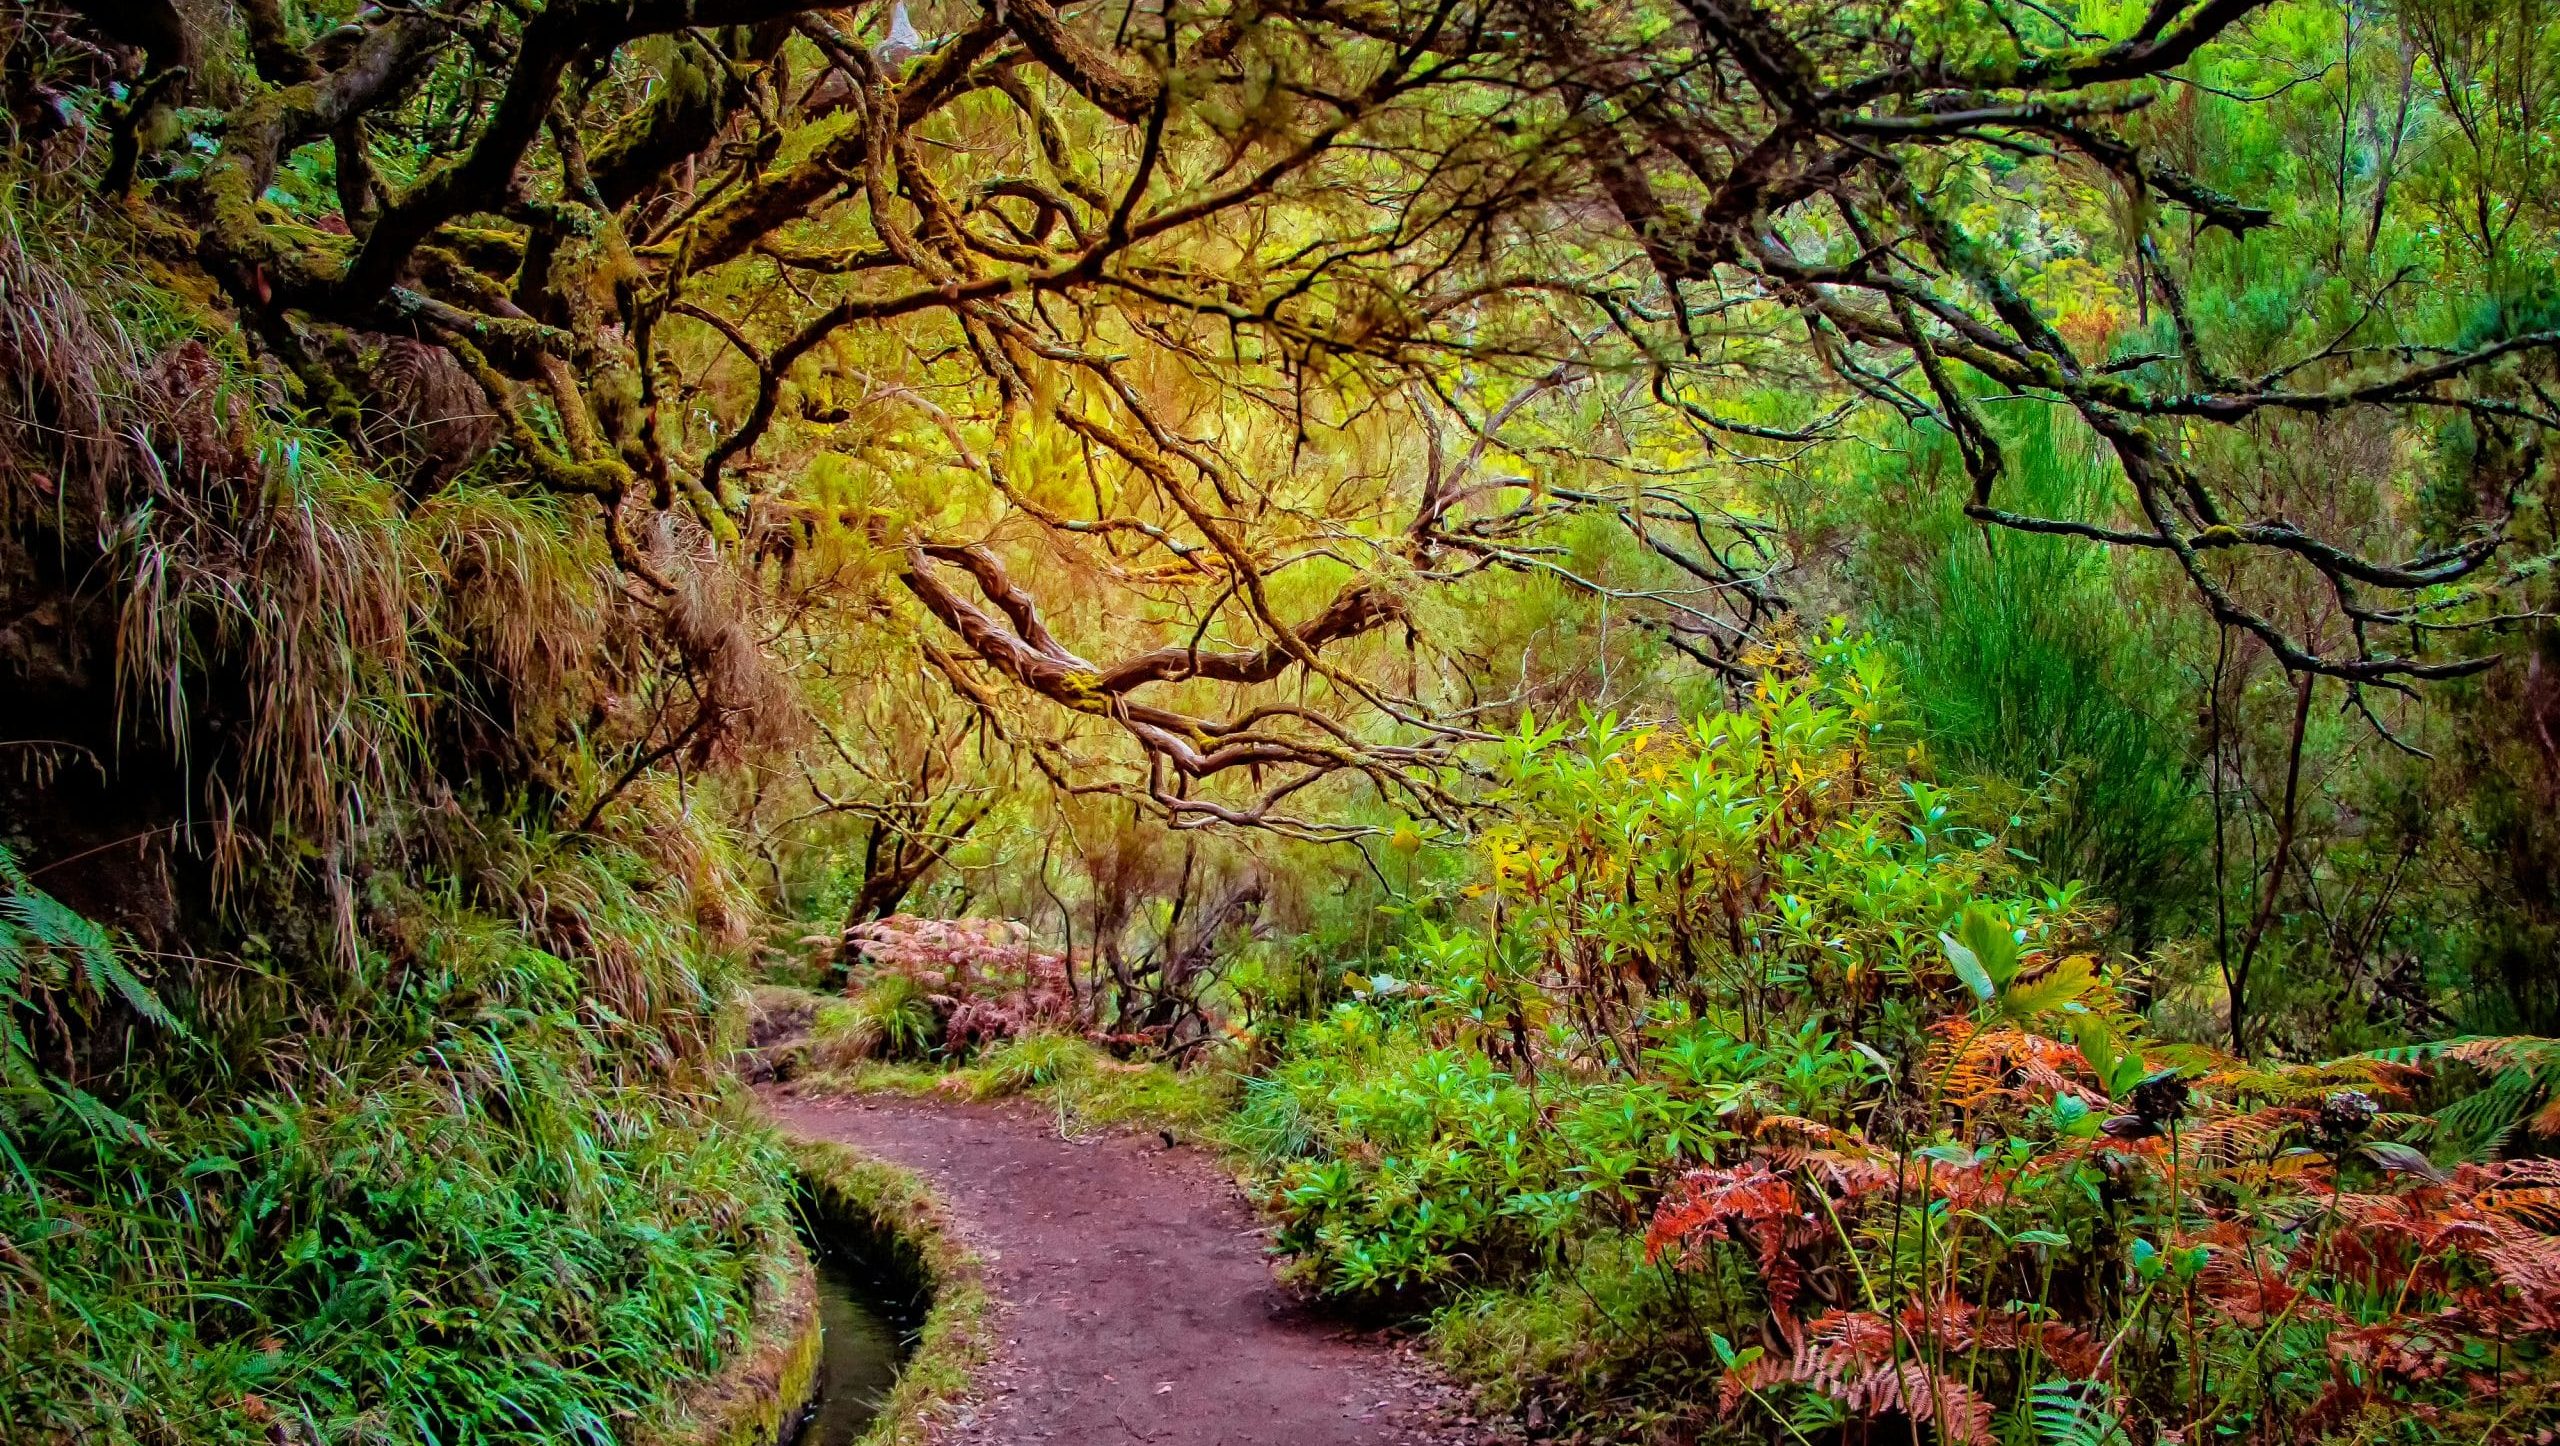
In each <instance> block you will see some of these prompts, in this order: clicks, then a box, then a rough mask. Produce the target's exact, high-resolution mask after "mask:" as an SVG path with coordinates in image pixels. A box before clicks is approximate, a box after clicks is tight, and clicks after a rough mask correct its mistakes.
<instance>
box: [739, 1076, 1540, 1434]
mask: <svg viewBox="0 0 2560 1446" xmlns="http://www.w3.org/2000/svg"><path fill="white" fill-rule="evenodd" d="M767 1103H768V1105H769V1106H770V1108H771V1109H772V1111H773V1114H774V1117H775V1119H776V1121H777V1122H778V1123H779V1124H780V1125H781V1127H782V1128H783V1129H784V1130H785V1131H787V1132H788V1133H791V1134H794V1135H800V1136H805V1137H808V1138H813V1139H823V1140H837V1141H841V1142H843V1143H845V1144H848V1145H852V1146H855V1147H856V1148H859V1149H862V1150H867V1151H869V1152H871V1153H873V1154H875V1155H878V1156H881V1157H882V1158H884V1159H888V1160H893V1161H895V1162H897V1163H898V1164H901V1165H904V1166H906V1167H908V1168H909V1169H912V1170H915V1171H917V1172H919V1173H921V1174H922V1175H924V1176H925V1177H926V1179H928V1180H929V1181H931V1182H932V1185H933V1187H934V1189H935V1191H936V1192H937V1193H939V1194H940V1195H941V1196H942V1198H943V1199H944V1200H945V1201H947V1202H948V1203H949V1204H950V1206H951V1208H952V1211H953V1213H954V1214H956V1215H957V1216H958V1217H959V1221H960V1225H961V1229H962V1231H963V1233H964V1234H965V1235H967V1236H968V1237H969V1240H970V1243H971V1244H972V1245H974V1246H976V1247H977V1248H978V1249H979V1250H980V1251H981V1252H982V1253H983V1254H985V1255H986V1256H987V1257H988V1272H989V1276H990V1283H991V1284H992V1286H993V1287H994V1290H995V1293H996V1295H997V1297H998V1299H999V1301H1000V1305H999V1308H998V1309H999V1314H998V1316H997V1319H996V1322H995V1332H994V1333H995V1338H996V1342H997V1347H996V1358H995V1360H994V1362H993V1363H992V1366H991V1368H990V1370H989V1371H988V1373H987V1376H986V1378H985V1379H984V1380H983V1381H982V1382H981V1383H980V1389H979V1391H978V1392H977V1396H976V1399H975V1402H974V1404H973V1407H972V1409H971V1410H970V1412H969V1413H968V1415H967V1416H966V1417H964V1418H963V1419H962V1420H961V1421H960V1422H959V1423H958V1425H957V1427H956V1429H954V1430H953V1431H951V1432H950V1433H949V1434H948V1435H947V1437H946V1440H948V1441H953V1442H964V1443H998V1442H1033V1441H1040V1442H1055V1443H1059V1446H1111V1443H1130V1442H1143V1443H1147V1446H1355V1443H1356V1446H1382V1443H1393V1446H1472V1443H1477V1442H1483V1441H1490V1440H1492V1439H1494V1437H1493V1435H1492V1433H1490V1432H1480V1431H1478V1430H1477V1429H1475V1427H1474V1426H1473V1423H1472V1422H1471V1421H1469V1419H1468V1418H1467V1417H1466V1416H1465V1415H1464V1414H1463V1412H1464V1406H1465V1401H1464V1397H1463V1395H1462V1394H1461V1393H1460V1392H1458V1391H1457V1390H1456V1389H1455V1388H1454V1387H1452V1386H1449V1385H1448V1384H1446V1383H1444V1382H1441V1381H1438V1380H1436V1379H1433V1378H1432V1377H1431V1376H1430V1375H1429V1374H1428V1373H1427V1372H1425V1371H1423V1370H1421V1369H1418V1368H1417V1367H1416V1366H1415V1365H1414V1364H1412V1363H1411V1362H1409V1361H1407V1360H1405V1359H1404V1358H1402V1357H1401V1356H1399V1355H1398V1353H1397V1352H1396V1351H1395V1350H1394V1349H1393V1348H1392V1347H1390V1346H1388V1345H1386V1344H1383V1343H1380V1342H1378V1341H1376V1340H1374V1339H1371V1338H1369V1337H1366V1336H1363V1335H1361V1334H1359V1333H1357V1332H1354V1331H1350V1330H1348V1329H1346V1328H1344V1327H1342V1326H1341V1325H1339V1324H1336V1323H1332V1322H1328V1321H1326V1320H1324V1319H1322V1318H1321V1317H1319V1316H1317V1315H1315V1314H1313V1313H1312V1312H1309V1311H1307V1310H1305V1309H1304V1308H1303V1307H1301V1306H1300V1305H1299V1304H1298V1303H1297V1302H1296V1301H1295V1300H1294V1299H1293V1298H1292V1297H1291V1295H1290V1294H1289V1293H1288V1292H1287V1291H1285V1290H1283V1289H1281V1288H1280V1286H1279V1285H1278V1284H1277V1283H1276V1282H1275V1281H1274V1280H1273V1279H1272V1277H1271V1270H1270V1266H1269V1263H1268V1260H1267V1258H1266V1255H1265V1253H1264V1237H1263V1233H1262V1231H1261V1230H1260V1229H1259V1228H1258V1227H1257V1225H1256V1223H1255V1221H1254V1217H1253V1213H1252V1211H1251V1209H1250V1208H1248V1207H1247V1205H1246V1203H1245V1201H1244V1200H1243V1199H1242V1198H1241V1197H1240V1196H1239V1195H1238V1194H1237V1192H1236V1188H1235V1185H1234V1183H1233V1182H1232V1181H1231V1180H1229V1179H1228V1178H1227V1177H1226V1176H1225V1175H1224V1174H1223V1173H1222V1172H1221V1171H1220V1170H1219V1168H1218V1166H1217V1164H1216V1162H1215V1161H1214V1160H1212V1159H1211V1158H1210V1157H1208V1156H1207V1155H1204V1154H1202V1153H1200V1152H1199V1151H1196V1150H1191V1149H1186V1148H1179V1147H1176V1148H1167V1147H1166V1146H1165V1144H1164V1143H1163V1142H1162V1141H1161V1140H1160V1139H1159V1138H1158V1137H1157V1136H1156V1135H1154V1134H1152V1133H1149V1134H1143V1135H1133V1134H1129V1133H1126V1132H1121V1131H1109V1132H1105V1133H1102V1134H1098V1135H1094V1136H1091V1137H1085V1138H1079V1139H1075V1140H1063V1139H1060V1138H1059V1135H1058V1128H1057V1120H1056V1117H1055V1115H1054V1114H1051V1113H1049V1112H1047V1111H1044V1110H1040V1109H1037V1108H1033V1107H1031V1106H1028V1105H1024V1104H1019V1103H1016V1104H1003V1105H976V1104H961V1103H956V1102H943V1101H938V1100H915V1099H906V1098H900V1097H894V1096H869V1095H865V1096H852V1097H819V1096H813V1097H808V1098H800V1097H794V1096H791V1095H788V1094H783V1093H775V1094H771V1095H768V1096H767Z"/></svg>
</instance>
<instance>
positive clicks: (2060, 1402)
mask: <svg viewBox="0 0 2560 1446" xmlns="http://www.w3.org/2000/svg"><path fill="white" fill-rule="evenodd" d="M2112 1396H2113V1393H2112V1392H2110V1391H2109V1390H2108V1389H2107V1387H2106V1386H2105V1385H2104V1384H2103V1383H2101V1382H2097V1381H2038V1382H2036V1384H2035V1386H2034V1388H2033V1389H2032V1390H2031V1391H2030V1392H2029V1393H2028V1410H2029V1412H2030V1413H2031V1414H2032V1415H2033V1416H2034V1417H2035V1423H2036V1436H2037V1438H2038V1439H2039V1440H2041V1441H2043V1442H2044V1446H2132V1438H2131V1437H2130V1436H2128V1435H2127V1434H2126V1433H2125V1429H2124V1422H2123V1421H2121V1420H2119V1419H2118V1418H2117V1416H2116V1413H2115V1410H2114V1409H2113V1406H2112V1404H2111V1402H2112Z"/></svg>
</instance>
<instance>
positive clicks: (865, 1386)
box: [799, 1247, 914, 1446]
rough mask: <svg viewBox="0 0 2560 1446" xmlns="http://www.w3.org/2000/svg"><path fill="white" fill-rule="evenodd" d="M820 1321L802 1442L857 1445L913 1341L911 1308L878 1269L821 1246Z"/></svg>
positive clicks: (804, 1445)
mask: <svg viewBox="0 0 2560 1446" xmlns="http://www.w3.org/2000/svg"><path fill="white" fill-rule="evenodd" d="M814 1253H815V1255H816V1257H817V1267H818V1321H819V1323H820V1324H821V1325H822V1326H824V1327H825V1329H826V1345H825V1347H824V1349H823V1351H822V1353H821V1355H820V1357H819V1370H818V1381H819V1385H818V1389H819V1396H818V1402H817V1405H816V1406H815V1407H814V1408H812V1409H811V1411H810V1413H809V1416H808V1419H807V1421H806V1422H805V1423H804V1424H803V1425H802V1427H801V1428H800V1438H799V1446H852V1443H853V1442H854V1441H855V1440H857V1439H859V1438H860V1437H861V1435H862V1433H863V1431H864V1429H865V1428H867V1427H869V1426H870V1424H871V1421H872V1418H873V1417H875V1416H877V1415H879V1414H880V1402H881V1400H882V1399H883V1398H884V1397H886V1396H887V1395H888V1394H889V1386H890V1383H891V1382H892V1381H894V1380H896V1379H897V1375H898V1366H899V1364H900V1363H901V1362H903V1361H904V1360H905V1359H906V1358H907V1352H908V1350H909V1349H910V1348H911V1347H912V1346H913V1344H914V1338H913V1336H912V1335H911V1334H910V1331H911V1329H912V1328H911V1327H909V1326H907V1325H904V1324H902V1318H903V1317H905V1316H907V1315H909V1314H910V1312H909V1311H908V1310H906V1309H904V1308H903V1306H904V1304H905V1303H904V1302H903V1301H901V1300H900V1299H899V1298H898V1296H897V1292H896V1291H895V1290H894V1288H893V1287H891V1286H890V1285H889V1284H888V1283H887V1282H885V1281H883V1280H882V1279H881V1278H880V1276H879V1274H878V1273H877V1272H876V1271H872V1270H869V1269H866V1268H865V1267H864V1264H863V1262H862V1261H860V1260H857V1259H855V1258H854V1257H853V1256H852V1255H850V1254H849V1253H847V1252H845V1251H842V1250H833V1249H827V1248H824V1247H821V1248H820V1249H818V1250H817V1251H816V1252H814Z"/></svg>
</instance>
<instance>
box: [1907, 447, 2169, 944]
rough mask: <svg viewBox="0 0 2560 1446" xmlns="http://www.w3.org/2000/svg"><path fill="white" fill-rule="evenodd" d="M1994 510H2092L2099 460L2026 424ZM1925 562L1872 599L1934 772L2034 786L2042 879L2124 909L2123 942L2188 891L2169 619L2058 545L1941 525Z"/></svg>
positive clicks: (2032, 842) (2095, 556)
mask: <svg viewBox="0 0 2560 1446" xmlns="http://www.w3.org/2000/svg"><path fill="white" fill-rule="evenodd" d="M2005 446H2006V449H2007V452H2008V455H2009V458H2010V470H2009V474H2008V477H2007V478H2006V479H2004V482H2003V486H2004V488H2015V489H2016V491H2015V492H2014V493H2010V492H2004V493H2003V500H2004V505H2009V506H2013V507H2016V508H2019V509H2021V510H2033V511H2036V512H2040V513H2044V514H2047V515H2052V516H2063V517H2091V516H2103V515H2104V511H2105V507H2106V502H2105V499H2106V498H2107V497H2108V496H2109V481H2110V479H2109V476H2108V474H2107V470H2106V464H2104V463H2103V462H2101V461H2100V460H2099V459H2097V458H2096V457H2095V456H2094V454H2092V453H2091V452H2089V451H2087V450H2085V449H2083V448H2080V447H2078V446H2075V445H2073V444H2072V443H2071V441H2070V439H2067V438H2064V437H2061V436H2058V435H2057V434H2056V432H2055V430H2054V427H2053V424H2052V423H2051V422H2050V421H2049V420H2047V419H2045V418H2044V417H2043V414H2041V413H2037V414H2035V416H2033V417H2032V418H2030V419H2029V420H2028V421H2027V422H2026V423H2025V424H2024V425H2023V426H2021V427H2020V428H2018V431H2017V435H2016V436H2014V437H2013V438H2011V439H2009V440H2008V441H2007V442H2006V443H2005ZM1921 540H1922V541H1923V542H1924V543H1925V545H1926V555H1927V561H1926V562H1925V563H1924V565H1923V566H1922V567H1921V568H1920V569H1918V570H1917V571H1916V574H1915V575H1914V576H1912V577H1910V578H1909V579H1907V585H1905V586H1901V587H1897V588H1888V589H1883V590H1882V592H1883V595H1884V596H1885V597H1886V598H1887V599H1888V601H1886V602H1885V603H1884V604H1883V605H1882V608H1881V610H1880V616H1879V618H1878V620H1877V621H1878V628H1879V632H1880V634H1881V635H1882V637H1883V638H1884V640H1885V641H1886V643H1887V644H1888V646H1889V647H1890V648H1891V649H1892V651H1893V653H1894V655H1895V659H1896V662H1897V663H1898V664H1899V666H1900V669H1901V672H1902V675H1903V680H1904V684H1905V687H1906V688H1907V689H1908V691H1909V696H1910V698H1911V700H1912V705H1913V708H1914V710H1915V712H1916V713H1917V714H1918V716H1919V720H1920V723H1921V729H1922V732H1923V734H1924V736H1925V737H1926V738H1927V739H1928V742H1929V746H1930V748H1931V749H1932V751H1933V752H1934V753H1935V754H1936V755H1937V757H1938V759H1939V761H1940V762H1941V763H1942V764H1945V765H1950V766H1952V767H1954V768H1956V769H1958V770H1960V771H1962V772H1966V773H1970V774H1977V775H1982V776H1986V777H1995V778H2000V779H2005V780H2008V781H2009V782H2011V783H2014V784H2016V785H2019V786H2020V787H2021V788H2022V789H2025V790H2029V791H2033V792H2040V793H2041V794H2042V795H2043V799H2042V801H2041V803H2042V806H2040V807H2034V806H2030V807H2027V809H2026V811H2027V812H2028V814H2029V817H2030V827H2029V829H2028V831H2027V834H2026V846H2027V847H2028V848H2030V849H2031V850H2032V851H2033V852H2035V853H2036V854H2037V855H2038V856H2039V857H2040V859H2041V861H2042V862H2043V864H2044V866H2045V868H2046V870H2047V871H2048V872H2050V873H2053V874H2056V875H2061V876H2069V877H2079V878H2084V879H2087V880H2088V881H2090V882H2091V883H2092V884H2094V885H2096V886H2097V887H2098V888H2099V890H2100V892H2101V893H2104V894H2106V895H2108V896H2111V897H2113V898H2115V899H2118V900H2121V901H2123V908H2124V910H2125V916H2124V927H2125V929H2126V931H2127V933H2128V934H2130V935H2131V936H2132V940H2133V942H2134V943H2136V945H2137V946H2140V945H2142V944H2145V943H2147V942H2148V941H2149V940H2150V939H2152V938H2154V937H2157V936H2158V935H2159V934H2160V933H2161V932H2162V931H2163V930H2164V929H2165V928H2167V927H2169V926H2170V925H2171V923H2172V922H2173V920H2174V917H2175V915H2176V912H2177V911H2178V909H2179V908H2180V907H2182V905H2183V904H2184V902H2185V901H2187V900H2189V899H2192V898H2194V897H2195V896H2196V895H2197V893H2198V892H2199V891H2200V890H2201V889H2202V888H2203V887H2204V883H2203V880H2202V879H2201V878H2200V877H2199V876H2198V875H2197V873H2196V870H2195V867H2194V863H2193V861H2194V860H2195V859H2197V858H2198V857H2200V856H2201V853H2202V847H2201V843H2202V839H2203V833H2204V827H2205V825H2204V822H2203V818H2202V815H2201V814H2200V812H2199V810H2198V807H2197V804H2196V795H2195V775H2194V770H2195V767H2196V763H2195V757H2196V754H2195V740H2194V739H2193V738H2192V737H2190V736H2189V734H2190V732H2191V730H2189V729H2187V728H2186V727H2185V726H2184V725H2183V724H2182V723H2181V722H2180V721H2179V708H2180V706H2181V692H2180V689H2181V682H2182V680H2181V679H2180V678H2179V677H2178V676H2177V675H2176V673H2175V672H2174V671H2173V670H2172V669H2171V667H2170V666H2169V665H2168V660H2169V658H2170V657H2171V656H2172V650H2171V648H2170V646H2169V645H2168V643H2166V642H2165V641H2164V638H2165V637H2167V636H2169V634H2170V633H2171V632H2172V631H2173V628H2172V625H2171V623H2170V622H2169V621H2168V620H2166V619H2163V618H2159V617H2153V616H2149V615H2147V614H2146V612H2145V609H2144V606H2143V602H2142V595H2141V592H2140V590H2139V586H2138V581H2137V580H2136V579H2134V578H2133V577H2131V576H2129V570H2130V566H2131V565H2129V564H2127V563H2125V562H2123V561H2121V560H2119V559H2117V558H2116V557H2115V556H2114V555H2112V554H2111V553H2109V552H2108V551H2107V550H2106V549H2103V548H2096V547H2089V546H2086V545H2084V544H2082V543H2079V542H2076V541H2074V540H2071V539H2068V538H2059V537H2037V536H2030V535H2024V534H2014V533H2006V532H2003V533H1999V534H1996V535H1994V534H1989V533H1985V532H1984V531H1982V530H1981V529H1979V528H1977V527H1975V526H1973V525H1971V524H1969V523H1965V522H1963V521H1962V520H1961V518H1960V517H1957V516H1955V515H1953V514H1952V510H1951V509H1950V512H1949V514H1948V515H1947V516H1944V517H1941V518H1939V519H1936V523H1935V525H1934V527H1932V528H1931V529H1929V530H1928V531H1927V532H1926V533H1925V534H1924V537H1923V538H1922V539H1921Z"/></svg>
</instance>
